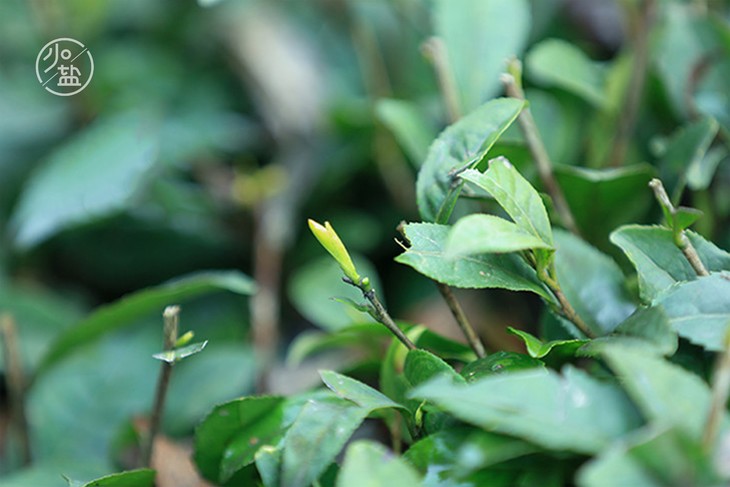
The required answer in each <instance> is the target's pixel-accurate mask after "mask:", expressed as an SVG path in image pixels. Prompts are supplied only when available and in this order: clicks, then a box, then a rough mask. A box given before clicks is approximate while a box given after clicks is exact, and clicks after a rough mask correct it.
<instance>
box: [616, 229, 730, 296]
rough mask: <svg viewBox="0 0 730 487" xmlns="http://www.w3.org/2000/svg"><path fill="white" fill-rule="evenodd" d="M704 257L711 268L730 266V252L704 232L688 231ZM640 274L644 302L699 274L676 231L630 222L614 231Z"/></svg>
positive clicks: (707, 265) (640, 289)
mask: <svg viewBox="0 0 730 487" xmlns="http://www.w3.org/2000/svg"><path fill="white" fill-rule="evenodd" d="M687 237H688V238H689V240H690V242H692V245H694V247H695V249H696V250H697V253H698V254H699V256H700V260H702V263H703V264H704V265H705V268H706V269H707V270H708V271H721V270H730V254H728V253H727V252H725V251H724V250H721V249H719V248H717V247H716V246H715V245H714V244H712V243H711V242H708V241H707V240H705V239H704V238H702V237H701V236H700V235H698V234H696V233H694V232H691V231H688V232H687ZM611 242H613V243H614V244H615V245H618V246H619V247H620V248H621V250H623V251H624V253H625V254H626V256H627V257H628V258H629V260H630V261H631V263H632V264H634V267H636V272H637V273H638V275H639V291H640V292H641V298H642V300H643V301H644V302H651V301H652V300H653V299H655V298H656V297H657V296H658V295H659V294H661V293H662V292H663V291H665V290H666V289H668V288H669V287H670V286H672V285H673V284H675V283H677V282H681V281H691V280H693V279H696V278H697V274H696V273H695V271H694V269H692V266H691V265H690V264H689V262H687V259H686V258H685V257H684V255H683V254H682V251H681V250H679V249H678V248H677V246H676V245H675V244H674V239H673V237H672V231H671V230H669V229H668V228H662V227H656V226H641V225H627V226H623V227H621V228H619V229H618V230H616V231H614V232H613V233H612V234H611Z"/></svg>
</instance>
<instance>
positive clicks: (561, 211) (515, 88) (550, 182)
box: [502, 59, 580, 235]
mask: <svg viewBox="0 0 730 487" xmlns="http://www.w3.org/2000/svg"><path fill="white" fill-rule="evenodd" d="M507 71H508V73H505V74H503V75H502V83H503V84H504V85H505V89H506V90H507V94H508V95H509V96H511V97H512V98H517V99H518V100H523V101H524V100H525V93H524V91H522V81H521V73H522V66H521V64H520V62H519V61H518V60H517V59H512V60H510V61H509V64H508V68H507ZM518 121H519V124H520V128H521V129H522V133H523V134H524V136H525V141H526V142H527V148H528V149H529V151H530V154H531V155H532V158H533V159H534V161H535V165H536V166H537V172H538V174H539V175H540V180H541V181H542V184H543V185H544V186H545V190H547V192H548V194H549V195H550V197H551V198H552V199H553V202H554V203H555V209H556V210H557V212H558V215H560V220H561V221H562V222H563V225H565V227H566V228H567V229H568V230H570V231H571V232H572V233H574V234H575V235H580V232H579V230H578V226H577V225H576V223H575V218H574V217H573V213H572V212H571V211H570V207H569V206H568V202H567V201H566V200H565V195H564V194H563V190H562V189H560V185H558V182H557V180H556V179H555V175H554V174H553V163H552V161H550V156H549V155H548V153H547V149H545V144H544V143H543V142H542V138H541V137H540V131H539V130H538V128H537V124H536V123H535V119H534V118H532V112H531V111H530V107H527V106H526V107H525V108H524V109H523V110H522V112H520V115H519V118H518Z"/></svg>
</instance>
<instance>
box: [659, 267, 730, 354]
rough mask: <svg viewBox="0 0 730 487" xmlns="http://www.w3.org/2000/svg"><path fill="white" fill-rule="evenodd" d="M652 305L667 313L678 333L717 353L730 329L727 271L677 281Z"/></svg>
mask: <svg viewBox="0 0 730 487" xmlns="http://www.w3.org/2000/svg"><path fill="white" fill-rule="evenodd" d="M654 307H657V308H659V309H661V310H662V311H663V312H664V313H665V314H666V315H667V318H668V320H669V326H670V327H671V328H672V329H674V330H675V331H676V332H677V333H678V334H679V336H681V337H683V338H686V339H687V340H689V341H691V342H692V343H695V344H697V345H700V346H702V347H704V348H705V349H707V350H712V351H716V352H719V351H721V350H723V349H724V346H723V343H725V336H726V335H727V332H728V329H730V273H722V274H712V275H710V276H707V277H700V278H698V279H697V280H694V281H690V282H684V283H681V284H677V285H675V286H673V287H671V288H670V289H669V290H668V291H666V292H665V293H664V294H662V295H661V296H659V297H658V298H657V299H656V301H655V303H654Z"/></svg>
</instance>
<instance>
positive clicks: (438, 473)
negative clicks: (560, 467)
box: [404, 426, 537, 486]
mask: <svg viewBox="0 0 730 487" xmlns="http://www.w3.org/2000/svg"><path fill="white" fill-rule="evenodd" d="M536 450H537V448H536V447H535V446H534V445H530V444H529V443H526V442H524V441H522V440H518V439H515V438H510V437H509V436H502V435H498V434H495V433H490V432H486V431H481V430H478V429H474V428H467V427H463V426H462V427H456V428H450V429H447V430H442V431H438V432H436V433H433V434H431V435H428V436H427V437H425V438H423V439H421V440H419V441H417V442H416V443H414V444H413V445H412V446H411V447H410V448H409V449H408V451H406V453H405V455H404V457H405V458H406V459H407V460H408V461H409V462H410V463H411V464H412V465H414V466H415V467H416V468H417V469H418V470H419V471H420V472H421V473H423V474H425V476H426V477H425V485H429V486H430V485H462V484H461V482H458V481H463V480H464V477H465V476H467V475H469V474H470V473H473V472H475V471H478V470H481V469H484V468H487V467H489V466H491V465H496V464H499V463H502V462H506V461H508V460H511V459H513V458H518V457H521V456H524V455H527V454H530V453H533V452H535V451H536ZM436 479H438V480H440V481H445V480H453V481H457V482H458V483H456V484H451V483H444V484H441V483H440V482H439V481H437V480H436ZM429 481H431V482H429ZM467 485H477V484H467Z"/></svg>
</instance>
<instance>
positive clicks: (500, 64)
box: [433, 0, 530, 113]
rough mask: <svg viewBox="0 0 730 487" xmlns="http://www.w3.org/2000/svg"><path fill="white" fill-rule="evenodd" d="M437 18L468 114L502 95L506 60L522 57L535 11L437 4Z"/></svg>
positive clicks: (507, 4) (461, 0)
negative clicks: (532, 14) (496, 95)
mask: <svg viewBox="0 0 730 487" xmlns="http://www.w3.org/2000/svg"><path fill="white" fill-rule="evenodd" d="M433 17H434V26H435V29H436V35H437V36H438V37H440V38H441V39H442V40H443V42H444V45H445V47H446V52H447V54H446V55H447V57H448V65H449V67H450V68H451V72H452V74H453V77H454V81H455V83H456V88H457V90H458V97H459V105H460V107H461V111H462V112H463V113H468V112H469V111H471V110H473V109H475V108H476V107H477V106H479V104H480V103H483V102H485V101H486V100H488V99H489V98H491V97H492V96H494V95H495V94H496V92H497V91H499V89H500V83H499V76H500V74H501V73H503V72H504V69H505V66H504V62H505V59H509V58H511V57H519V56H520V54H521V53H522V50H523V49H524V46H525V44H526V43H527V38H528V35H529V30H530V7H529V5H528V2H526V1H525V0H489V1H484V0H438V1H437V2H436V4H435V8H434V14H433Z"/></svg>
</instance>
